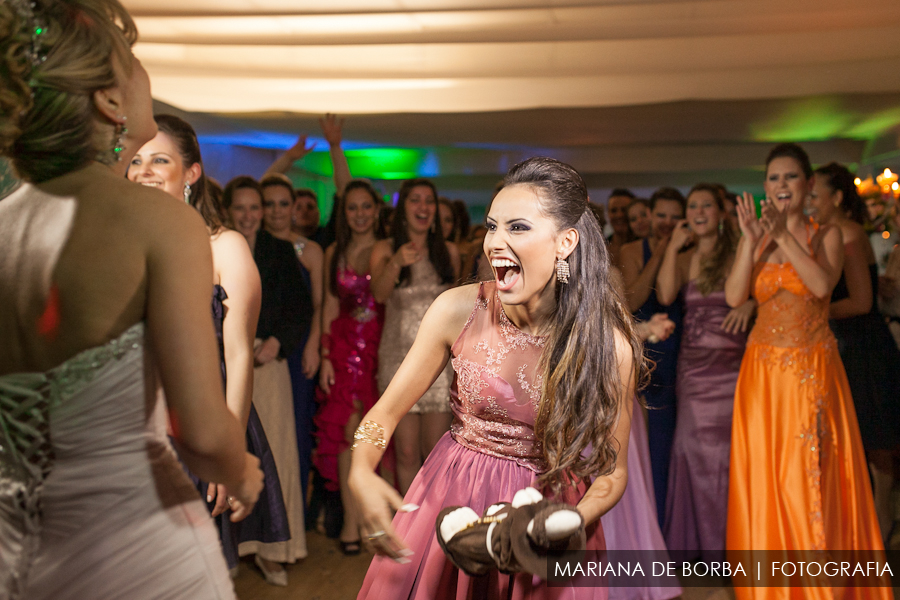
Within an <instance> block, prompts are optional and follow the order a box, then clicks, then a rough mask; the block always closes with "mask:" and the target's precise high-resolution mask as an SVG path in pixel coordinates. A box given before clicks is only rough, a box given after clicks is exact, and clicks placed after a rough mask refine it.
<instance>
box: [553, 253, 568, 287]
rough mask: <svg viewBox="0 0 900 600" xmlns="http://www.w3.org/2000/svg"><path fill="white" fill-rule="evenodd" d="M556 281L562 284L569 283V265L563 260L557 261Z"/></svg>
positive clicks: (558, 259)
mask: <svg viewBox="0 0 900 600" xmlns="http://www.w3.org/2000/svg"><path fill="white" fill-rule="evenodd" d="M556 280H557V281H558V282H560V283H569V263H568V262H566V261H565V260H563V259H562V258H557V259H556Z"/></svg>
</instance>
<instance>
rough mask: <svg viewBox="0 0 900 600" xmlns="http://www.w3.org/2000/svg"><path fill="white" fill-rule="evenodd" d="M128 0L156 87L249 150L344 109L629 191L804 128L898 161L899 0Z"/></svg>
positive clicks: (404, 139) (460, 168)
mask: <svg viewBox="0 0 900 600" xmlns="http://www.w3.org/2000/svg"><path fill="white" fill-rule="evenodd" d="M124 3H125V5H126V7H127V8H128V9H129V11H130V12H131V14H132V15H133V16H134V17H135V20H136V22H137V25H138V29H139V31H140V41H139V43H138V44H137V46H136V47H135V53H136V54H137V56H138V57H139V58H140V59H141V60H142V62H143V63H144V65H145V66H146V68H147V70H148V71H149V72H150V75H151V81H152V86H153V93H154V97H155V98H157V99H158V100H160V101H162V102H164V103H166V104H168V105H170V106H172V107H176V108H178V109H182V110H184V111H189V112H192V113H194V114H196V113H206V114H215V115H219V116H221V117H223V118H222V119H220V120H206V121H204V125H203V126H202V127H198V131H200V133H201V134H203V135H206V136H207V137H208V136H216V135H221V136H225V137H227V138H228V139H232V140H234V139H237V141H236V142H235V143H238V144H240V143H243V142H242V141H241V140H244V142H246V143H248V144H249V145H254V144H255V142H253V141H252V140H250V138H251V137H253V136H256V138H257V139H261V138H260V137H259V135H257V134H258V133H259V132H261V131H262V132H267V133H275V134H278V133H281V134H282V135H281V137H278V136H277V135H276V137H274V138H273V137H269V138H267V139H268V140H269V142H265V143H262V145H265V144H267V143H268V144H269V147H281V148H283V147H286V146H287V145H288V144H289V143H290V139H291V136H292V135H293V134H295V133H300V132H309V133H315V131H316V129H317V124H316V122H315V120H314V118H313V117H312V115H320V114H322V113H325V112H336V113H340V114H342V115H347V116H349V120H348V125H347V129H346V133H347V135H348V136H349V138H350V139H353V140H355V141H358V142H361V143H363V144H366V143H368V144H373V145H386V144H387V145H391V144H392V145H406V146H411V147H417V148H428V149H429V151H430V152H432V153H433V157H434V160H435V162H436V163H437V164H438V165H439V167H438V169H437V172H438V173H439V174H440V175H448V176H452V175H458V176H460V177H462V176H464V175H466V174H469V175H472V174H475V175H477V174H479V173H483V174H484V175H485V177H493V176H494V175H495V174H496V173H502V171H503V167H504V165H508V164H509V163H510V161H511V160H514V159H516V158H517V157H519V156H521V155H523V154H533V153H535V152H537V151H541V152H543V153H547V154H551V155H555V156H559V157H560V158H564V159H567V160H570V161H571V162H572V163H573V164H575V165H576V166H577V167H578V168H579V169H580V170H582V171H583V172H585V173H586V174H587V175H591V174H593V175H596V176H597V177H600V176H601V175H603V174H607V175H609V177H607V178H605V179H604V181H607V180H608V181H609V182H614V181H618V179H616V178H617V177H622V176H624V175H626V174H630V173H641V174H643V173H649V172H660V173H671V172H679V173H683V174H686V175H685V178H686V180H687V179H689V178H690V177H700V176H701V175H703V174H705V173H708V172H710V171H722V170H729V169H730V170H732V171H734V170H735V169H741V168H742V167H750V166H752V165H758V163H759V162H760V161H761V159H762V155H764V150H763V149H761V145H766V144H769V143H771V142H773V141H781V140H784V139H790V140H793V141H801V142H815V143H816V144H814V146H813V149H814V154H816V155H818V156H819V157H821V159H822V160H828V159H829V157H833V158H834V159H838V160H843V161H845V162H863V163H866V162H869V163H873V162H877V161H878V160H889V161H890V160H894V161H895V162H896V160H895V159H896V158H897V156H896V151H897V149H898V144H897V131H898V125H900V2H897V0H867V1H866V2H858V1H856V2H854V1H847V0H753V1H746V0H682V1H677V0H632V1H621V0H619V1H616V0H594V1H578V0H570V1H561V0H328V1H327V2H317V3H314V2H309V1H297V0H125V2H124ZM229 136H230V137H229ZM235 136H237V137H236V138H235ZM242 136H243V137H242ZM272 140H275V141H272ZM886 140H887V141H886ZM256 145H259V143H258V142H256ZM473 146H475V147H476V149H475V150H473ZM476 150H477V151H476ZM751 157H755V158H751ZM814 158H815V156H814ZM754 177H757V176H756V175H754ZM598 181H599V180H598Z"/></svg>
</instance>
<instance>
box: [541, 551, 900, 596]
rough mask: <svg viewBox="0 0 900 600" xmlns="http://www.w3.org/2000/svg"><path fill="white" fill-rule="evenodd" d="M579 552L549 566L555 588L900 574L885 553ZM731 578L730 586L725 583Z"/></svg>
mask: <svg viewBox="0 0 900 600" xmlns="http://www.w3.org/2000/svg"><path fill="white" fill-rule="evenodd" d="M721 554H722V556H721V560H698V559H697V558H696V557H695V556H691V555H689V554H688V553H685V552H664V551H646V552H641V551H632V552H614V551H609V552H581V553H578V554H570V555H566V556H564V557H558V558H555V559H550V560H549V561H548V565H547V566H548V573H547V581H548V583H549V584H550V586H551V587H555V586H563V585H565V586H576V587H594V586H610V587H675V586H679V585H690V586H695V587H702V586H720V585H723V584H725V583H730V584H731V585H733V586H735V587H823V586H827V587H882V586H888V587H889V586H891V585H892V579H893V578H894V577H895V574H897V575H900V554H898V553H896V552H884V551H833V552H823V551H790V552H785V551H745V552H722V553H721ZM725 579H728V580H730V581H728V582H726V581H723V580H725Z"/></svg>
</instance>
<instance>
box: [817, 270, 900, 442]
mask: <svg viewBox="0 0 900 600" xmlns="http://www.w3.org/2000/svg"><path fill="white" fill-rule="evenodd" d="M869 276H870V278H871V279H872V298H873V300H872V308H871V310H869V312H868V313H866V314H864V315H858V316H855V317H849V318H847V319H831V320H830V321H829V324H830V325H831V330H832V331H833V332H834V336H835V337H836V338H837V341H838V350H839V351H840V353H841V361H842V362H843V363H844V369H845V370H846V371H847V380H848V381H849V382H850V392H851V393H852V394H853V404H854V406H855V407H856V417H857V419H858V420H859V431H860V434H861V436H862V442H863V447H864V448H865V449H866V450H890V449H893V448H895V447H896V446H897V445H898V444H900V427H898V425H900V419H898V417H900V402H898V398H897V390H898V389H900V351H898V350H897V345H896V344H895V343H894V338H893V337H892V336H891V332H890V330H889V329H888V327H887V324H886V323H885V321H884V318H883V317H882V316H881V314H880V313H879V312H878V307H877V303H876V301H875V298H877V297H878V266H877V265H869ZM849 295H850V294H849V291H848V290H847V282H846V281H845V279H844V274H843V273H841V279H840V281H838V283H837V285H836V286H835V288H834V292H832V294H831V301H832V302H836V301H838V300H843V299H844V298H847V297H849Z"/></svg>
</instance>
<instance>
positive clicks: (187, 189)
mask: <svg viewBox="0 0 900 600" xmlns="http://www.w3.org/2000/svg"><path fill="white" fill-rule="evenodd" d="M184 203H185V204H190V203H191V184H190V183H188V182H186V181H185V182H184Z"/></svg>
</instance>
